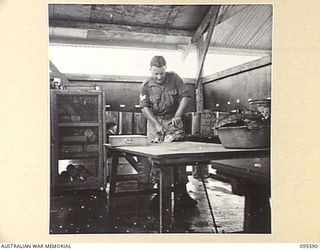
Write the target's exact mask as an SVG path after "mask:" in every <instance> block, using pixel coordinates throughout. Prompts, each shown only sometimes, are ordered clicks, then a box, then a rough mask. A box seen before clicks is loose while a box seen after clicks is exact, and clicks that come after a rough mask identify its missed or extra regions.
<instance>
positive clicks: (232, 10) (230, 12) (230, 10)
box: [191, 4, 250, 43]
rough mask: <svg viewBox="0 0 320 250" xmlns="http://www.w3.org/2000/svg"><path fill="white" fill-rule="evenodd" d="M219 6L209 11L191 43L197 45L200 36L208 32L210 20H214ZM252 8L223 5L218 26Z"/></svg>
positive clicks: (212, 7)
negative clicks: (215, 10)
mask: <svg viewBox="0 0 320 250" xmlns="http://www.w3.org/2000/svg"><path fill="white" fill-rule="evenodd" d="M217 7H218V6H217V5H215V6H211V8H210V10H209V11H208V13H207V14H206V16H205V17H204V18H203V20H202V22H201V24H200V25H199V27H198V29H197V30H196V32H195V33H194V35H193V37H192V39H191V43H196V42H197V41H198V40H199V38H200V36H201V35H202V34H203V33H204V32H205V31H206V29H207V27H208V25H209V22H210V20H211V19H212V16H211V15H212V13H213V12H214V9H215V8H217ZM248 7H250V5H245V4H243V5H230V6H228V5H222V6H221V10H222V11H221V13H220V15H219V17H218V20H217V24H216V25H219V24H221V23H222V22H224V21H226V20H228V19H229V18H231V17H233V16H234V15H236V14H238V13H239V12H241V11H243V10H244V9H245V8H248Z"/></svg>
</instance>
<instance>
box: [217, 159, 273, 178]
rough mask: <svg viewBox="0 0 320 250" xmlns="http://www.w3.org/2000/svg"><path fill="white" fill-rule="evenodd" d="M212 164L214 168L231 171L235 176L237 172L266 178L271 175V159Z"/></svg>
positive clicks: (229, 160) (225, 161) (228, 161)
mask: <svg viewBox="0 0 320 250" xmlns="http://www.w3.org/2000/svg"><path fill="white" fill-rule="evenodd" d="M211 164H212V168H215V169H218V170H222V171H226V170H228V169H230V171H232V173H235V174H236V172H237V173H238V174H241V175H244V174H246V175H247V174H251V173H254V174H259V175H264V176H269V175H270V157H258V158H245V159H228V160H215V161H212V162H211Z"/></svg>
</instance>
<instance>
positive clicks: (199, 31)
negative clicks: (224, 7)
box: [191, 6, 217, 43]
mask: <svg viewBox="0 0 320 250" xmlns="http://www.w3.org/2000/svg"><path fill="white" fill-rule="evenodd" d="M216 8H217V6H211V7H210V9H209V11H208V12H207V14H206V15H205V17H204V18H203V19H202V22H201V23H200V25H199V27H198V29H197V30H196V32H195V33H194V35H193V37H192V38H191V43H196V42H198V40H199V39H200V37H201V36H202V34H203V33H204V32H205V31H206V30H207V28H208V25H209V23H210V21H211V20H212V17H213V16H214V14H215V12H216Z"/></svg>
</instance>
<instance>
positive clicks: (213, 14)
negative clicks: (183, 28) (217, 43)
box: [192, 5, 221, 112]
mask: <svg viewBox="0 0 320 250" xmlns="http://www.w3.org/2000/svg"><path fill="white" fill-rule="evenodd" d="M220 7H221V6H220V5H219V6H214V7H212V8H210V10H209V13H208V15H206V17H205V19H204V20H203V21H202V23H201V25H200V26H199V28H198V29H197V31H196V33H195V36H194V37H193V38H192V40H193V41H196V42H197V56H198V72H197V78H196V103H197V112H201V111H202V110H203V85H202V83H201V80H200V78H201V76H202V73H203V65H204V61H205V57H206V54H207V51H208V48H209V46H210V41H211V38H212V34H213V31H214V27H215V26H216V23H217V20H218V14H219V10H220ZM208 25H209V27H208V28H207V26H208ZM206 29H207V36H206V38H205V39H204V33H205V31H206ZM199 32H200V33H201V35H200V37H199V38H197V36H198V35H199Z"/></svg>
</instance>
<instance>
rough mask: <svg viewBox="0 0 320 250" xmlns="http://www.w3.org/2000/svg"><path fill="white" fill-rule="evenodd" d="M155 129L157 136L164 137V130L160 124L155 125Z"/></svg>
mask: <svg viewBox="0 0 320 250" xmlns="http://www.w3.org/2000/svg"><path fill="white" fill-rule="evenodd" d="M155 128H156V132H157V134H160V135H164V133H165V132H166V130H165V129H164V127H163V126H162V125H161V124H160V123H158V124H156V126H155Z"/></svg>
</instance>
